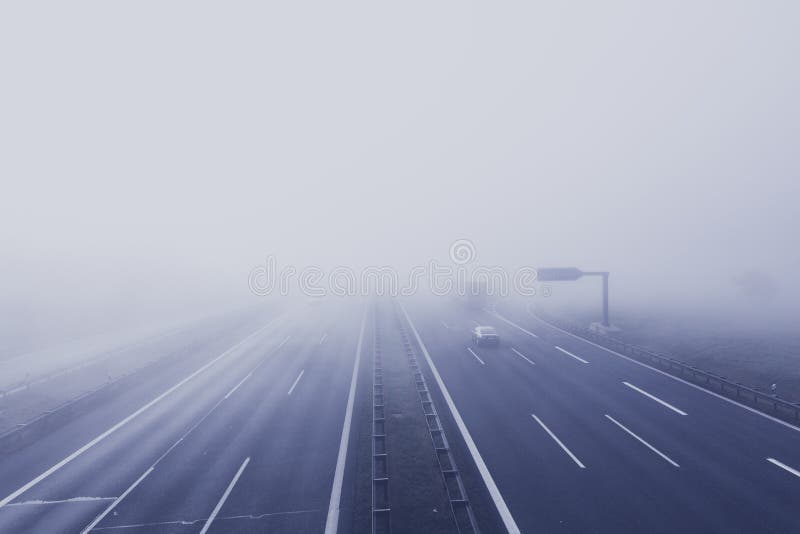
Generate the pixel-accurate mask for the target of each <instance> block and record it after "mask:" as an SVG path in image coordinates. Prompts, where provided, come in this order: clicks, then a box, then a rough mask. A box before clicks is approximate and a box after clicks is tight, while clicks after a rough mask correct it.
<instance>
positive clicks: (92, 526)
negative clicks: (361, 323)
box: [81, 337, 289, 534]
mask: <svg viewBox="0 0 800 534" xmlns="http://www.w3.org/2000/svg"><path fill="white" fill-rule="evenodd" d="M288 339H289V338H288V337H287V338H286V339H285V340H284V342H283V343H281V344H280V345H278V346H277V347H275V349H274V350H273V351H271V352H272V353H275V352H277V351H278V350H279V349H280V348H281V347H282V346H283V345H284V344H285V343H286V341H288ZM266 361H267V360H266V358H264V359H262V360H260V361H259V362H258V363H257V364H256V366H255V367H253V370H252V371H250V372H249V373H248V374H247V376H246V377H244V379H242V380H241V381H240V382H239V384H237V385H236V386H235V387H234V388H233V389H232V390H231V391H229V392H228V394H227V395H225V396H224V397H223V398H221V399H220V400H218V401H217V403H216V404H214V406H212V407H211V409H210V410H208V411H207V412H206V414H205V415H203V417H201V418H200V419H198V420H197V421H195V423H194V424H193V425H192V426H191V427H189V429H188V430H187V431H186V432H184V434H183V435H182V436H181V437H180V438H178V440H177V441H176V442H175V443H173V444H172V445H171V446H170V447H169V448H168V449H167V450H166V451H164V453H163V454H162V455H161V456H159V457H158V459H157V460H156V461H155V462H153V465H151V466H150V467H149V468H148V469H147V471H145V472H144V474H143V475H142V476H140V477H139V478H138V479H137V480H136V481H135V482H134V483H133V484H132V485H131V486H130V487H129V488H128V489H127V490H126V491H125V492H124V493H123V494H122V495H120V496H119V497H118V498H117V500H115V501H114V502H113V503H111V505H110V506H109V507H108V508H106V509H105V510H103V511H102V512H101V513H100V515H98V516H97V517H96V518H95V519H94V520H93V521H92V522H91V523H90V524H89V526H87V527H86V528H84V529H83V530H82V531H81V534H86V533H87V532H89V531H90V530H103V529H102V528H95V527H96V526H97V525H98V524H99V523H100V522H101V521H102V520H103V518H105V516H106V515H108V513H109V512H110V511H111V510H113V509H114V508H115V507H116V506H117V505H118V504H119V503H120V502H122V500H123V499H124V498H125V497H127V496H128V494H129V493H130V492H131V491H133V489H134V488H135V487H136V486H138V485H139V482H141V481H142V480H144V478H145V477H146V476H147V475H149V474H150V472H151V471H153V470H154V469H155V468H156V466H157V465H158V464H160V463H161V460H163V459H164V458H166V457H167V456H168V455H169V453H171V452H172V451H173V450H174V449H175V448H176V447H177V446H178V445H180V444H181V443H182V442H183V440H185V439H186V438H187V437H188V436H189V435H190V434H191V433H192V432H194V431H195V429H196V428H197V427H198V426H200V425H201V424H202V423H203V421H205V420H206V419H208V418H209V417H210V416H211V414H212V413H214V412H215V411H216V410H217V408H218V407H219V406H220V405H221V404H222V403H223V402H225V400H226V399H227V398H228V397H229V396H230V395H232V394H233V392H234V391H236V389H237V388H238V387H239V386H240V385H242V383H243V382H244V381H245V380H247V379H248V378H249V377H250V375H252V374H253V373H254V372H255V371H256V370H257V369H259V368H260V367H261V366H262V365H264V363H265V362H266Z"/></svg>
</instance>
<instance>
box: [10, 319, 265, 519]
mask: <svg viewBox="0 0 800 534" xmlns="http://www.w3.org/2000/svg"><path fill="white" fill-rule="evenodd" d="M274 321H275V319H273V320H271V321H269V322H268V323H267V324H265V325H264V326H262V327H261V328H259V329H258V330H256V331H255V332H253V333H252V334H250V335H248V336H247V337H245V338H244V339H242V340H241V341H239V342H238V343H236V344H235V345H234V346H232V347H230V348H229V349H228V350H226V351H225V352H223V353H222V354H220V355H219V356H217V357H216V358H214V359H213V360H211V361H210V362H208V363H206V364H205V365H203V366H202V367H200V368H199V369H197V370H195V371H194V372H193V373H191V374H190V375H189V376H187V377H186V378H184V379H183V380H181V381H180V382H178V383H177V384H175V385H174V386H172V387H171V388H169V389H168V390H166V391H165V392H163V393H162V394H161V395H159V396H158V397H156V398H155V399H153V400H151V401H150V402H148V403H147V404H145V405H144V406H142V407H141V408H139V409H138V410H136V411H135V412H133V413H132V414H130V415H129V416H127V417H126V418H125V419H123V420H122V421H119V422H118V423H117V424H115V425H114V426H112V427H111V428H109V429H108V430H106V431H105V432H103V433H102V434H100V435H99V436H97V437H95V438H94V439H92V440H91V441H90V442H89V443H87V444H85V445H84V446H83V447H81V448H80V449H78V450H76V451H74V452H73V453H72V454H70V455H69V456H67V457H66V458H64V459H63V460H61V461H60V462H58V463H57V464H55V465H53V466H52V467H50V469H48V470H47V471H45V472H44V473H42V474H40V475H39V476H37V477H36V478H34V479H33V480H31V481H30V482H28V483H27V484H25V485H24V486H22V487H20V488H18V489H17V490H16V491H14V492H13V493H11V494H9V495H8V496H6V497H5V498H4V499H3V500H0V508H3V507H4V506H5V505H6V504H8V503H9V502H11V501H13V500H14V499H16V498H17V497H19V496H20V495H22V494H23V493H25V492H26V491H28V490H29V489H31V488H32V487H34V486H35V485H36V484H38V483H39V482H41V481H42V480H44V479H45V478H47V477H49V476H50V475H52V474H53V473H55V472H56V471H58V470H59V469H61V468H62V467H64V466H65V465H67V464H68V463H69V462H71V461H72V460H74V459H75V458H77V457H78V456H80V455H81V454H83V453H84V452H86V451H87V450H89V449H91V448H92V447H94V446H95V445H97V444H98V443H100V442H101V441H103V440H104V439H105V438H107V437H108V436H110V435H111V434H113V433H114V432H116V431H117V430H119V429H120V428H122V427H123V426H125V425H126V424H128V423H129V422H131V421H132V420H133V419H135V418H136V417H138V416H139V415H141V414H142V413H143V412H145V411H147V410H148V409H150V408H151V407H152V406H154V405H155V404H157V403H158V402H160V401H161V400H162V399H164V397H166V396H167V395H169V394H170V393H172V392H173V391H175V390H176V389H178V388H180V387H181V386H183V385H184V384H186V383H187V382H189V381H190V380H191V379H193V378H194V377H196V376H197V375H199V374H200V373H202V372H203V371H205V370H206V369H208V368H209V367H211V366H212V365H214V364H215V363H217V362H218V361H219V360H220V359H222V358H224V357H225V356H227V355H228V354H230V353H231V352H233V351H234V350H235V349H237V348H239V347H240V346H241V345H242V344H243V343H245V342H246V341H248V340H250V339H251V338H252V337H254V336H255V335H256V334H259V333H260V332H262V331H263V330H264V329H265V328H267V327H268V326H269V325H271V324H272V323H273V322H274Z"/></svg>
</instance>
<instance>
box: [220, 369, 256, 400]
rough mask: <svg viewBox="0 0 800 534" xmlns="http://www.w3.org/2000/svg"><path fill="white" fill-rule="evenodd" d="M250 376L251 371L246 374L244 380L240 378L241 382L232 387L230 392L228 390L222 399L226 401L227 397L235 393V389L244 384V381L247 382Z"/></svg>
mask: <svg viewBox="0 0 800 534" xmlns="http://www.w3.org/2000/svg"><path fill="white" fill-rule="evenodd" d="M252 374H253V371H250V372H249V373H247V376H245V377H244V378H242V380H241V381H239V383H238V384H236V385H235V386H233V389H231V390H230V391H229V392H228V393H226V394H225V397H223V398H225V399H227V398H228V397H230V396H231V395H233V392H234V391H236V390H237V389H239V386H241V385H242V384H244V382H245V380H247V379H248V378H250V375H252Z"/></svg>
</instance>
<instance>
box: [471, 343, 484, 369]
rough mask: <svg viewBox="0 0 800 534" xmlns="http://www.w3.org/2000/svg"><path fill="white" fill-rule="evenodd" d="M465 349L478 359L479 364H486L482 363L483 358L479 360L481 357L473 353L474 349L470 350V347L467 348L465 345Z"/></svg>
mask: <svg viewBox="0 0 800 534" xmlns="http://www.w3.org/2000/svg"><path fill="white" fill-rule="evenodd" d="M467 350H468V351H469V353H470V354H472V355H473V356H475V359H476V360H478V361H479V362H481V365H486V364H485V363H483V360H481V359H480V357H479V356H478V355H477V354H475V351H474V350H472V349H471V348H469V347H467Z"/></svg>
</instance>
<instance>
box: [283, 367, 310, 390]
mask: <svg viewBox="0 0 800 534" xmlns="http://www.w3.org/2000/svg"><path fill="white" fill-rule="evenodd" d="M305 372H306V370H305V369H301V370H300V374H299V375H297V378H295V379H294V383H293V384H292V387H290V388H289V393H287V395H291V394H292V391H294V388H295V387H296V386H297V383H298V382H300V379H301V378H303V373H305Z"/></svg>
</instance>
